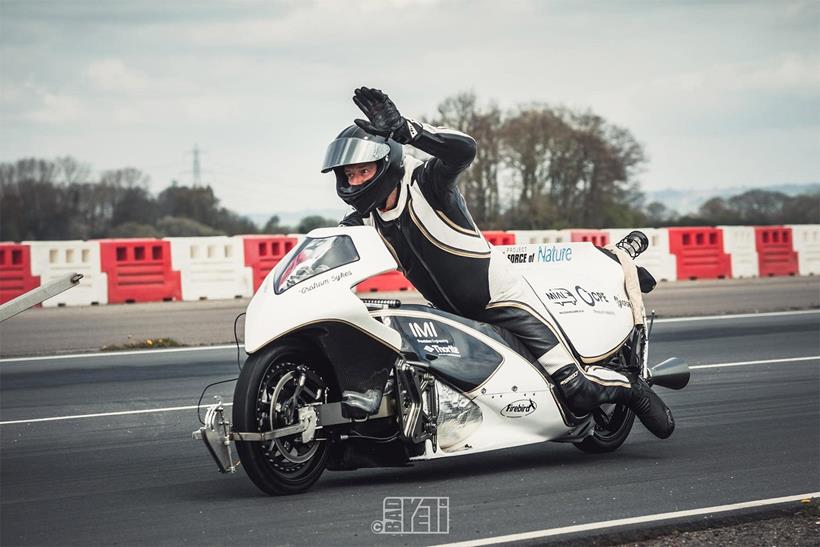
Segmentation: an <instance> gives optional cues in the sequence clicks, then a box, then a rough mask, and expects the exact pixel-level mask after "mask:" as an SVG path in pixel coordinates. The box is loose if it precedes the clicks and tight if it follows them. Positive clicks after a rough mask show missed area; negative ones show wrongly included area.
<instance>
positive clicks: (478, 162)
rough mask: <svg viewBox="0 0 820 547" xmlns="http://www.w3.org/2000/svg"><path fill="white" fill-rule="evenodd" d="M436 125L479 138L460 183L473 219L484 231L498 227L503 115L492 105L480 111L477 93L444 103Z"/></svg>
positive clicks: (458, 96)
mask: <svg viewBox="0 0 820 547" xmlns="http://www.w3.org/2000/svg"><path fill="white" fill-rule="evenodd" d="M433 124H434V125H443V126H446V127H450V128H453V129H457V130H459V131H461V132H463V133H466V134H468V135H470V136H471V137H473V138H475V140H476V143H477V150H476V157H475V159H474V160H473V163H472V164H471V165H470V167H469V168H468V169H467V170H466V171H464V172H463V173H462V174H461V175H460V177H459V180H458V184H459V187H460V189H461V193H462V194H463V195H464V199H465V201H466V202H467V203H468V204H469V206H470V212H471V214H472V215H473V219H474V220H475V221H476V223H477V224H478V225H479V226H481V227H487V228H489V227H498V226H497V223H498V215H499V213H500V203H499V169H500V167H501V124H502V121H501V111H500V110H499V108H498V106H496V105H494V104H490V105H488V106H486V107H484V108H482V107H479V106H478V103H477V99H476V95H475V93H473V92H468V93H459V94H458V95H455V96H452V97H448V98H446V99H444V101H442V102H441V104H439V106H438V116H437V118H436V119H435V120H434V121H433Z"/></svg>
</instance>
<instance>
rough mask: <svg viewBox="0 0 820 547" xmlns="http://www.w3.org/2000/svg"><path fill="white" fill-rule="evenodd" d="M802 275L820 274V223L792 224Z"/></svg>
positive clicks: (793, 245)
mask: <svg viewBox="0 0 820 547" xmlns="http://www.w3.org/2000/svg"><path fill="white" fill-rule="evenodd" d="M788 227H789V228H791V229H792V248H793V249H794V250H795V251H797V267H798V271H799V272H800V275H818V274H820V224H791V225H789V226H788Z"/></svg>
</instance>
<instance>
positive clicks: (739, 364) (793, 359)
mask: <svg viewBox="0 0 820 547" xmlns="http://www.w3.org/2000/svg"><path fill="white" fill-rule="evenodd" d="M817 360H820V355H812V356H811V357H791V358H789V359H763V360H762V361H737V362H736V363H717V364H714V365H692V366H690V367H689V368H690V369H692V370H694V369H699V368H721V367H742V366H746V365H766V364H769V363H796V362H798V361H817Z"/></svg>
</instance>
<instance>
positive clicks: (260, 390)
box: [233, 344, 327, 496]
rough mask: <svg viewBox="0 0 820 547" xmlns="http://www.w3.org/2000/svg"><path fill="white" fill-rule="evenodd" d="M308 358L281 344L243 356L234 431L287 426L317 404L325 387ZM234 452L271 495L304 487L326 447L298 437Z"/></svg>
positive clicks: (320, 466)
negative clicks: (305, 410) (245, 359)
mask: <svg viewBox="0 0 820 547" xmlns="http://www.w3.org/2000/svg"><path fill="white" fill-rule="evenodd" d="M310 355H311V353H310V352H308V351H306V349H305V348H302V347H301V346H299V345H296V344H281V345H276V346H273V347H271V348H268V349H265V350H262V351H260V352H258V353H254V354H252V355H251V356H250V357H248V360H247V361H246V362H245V365H244V366H243V367H242V373H241V374H240V376H239V380H238V381H237V384H236V390H235V391H234V401H233V429H234V431H239V432H265V431H271V430H273V429H278V428H282V427H286V426H289V425H293V424H295V423H297V422H298V414H299V408H300V407H305V406H306V405H309V404H312V403H318V402H321V401H322V400H323V398H324V396H325V390H326V389H327V384H326V382H325V380H324V379H323V378H322V376H321V375H320V374H319V373H318V372H317V368H316V366H315V365H313V366H311V362H310V360H311V358H310ZM236 450H237V452H238V453H239V459H240V461H241V462H242V467H244V468H245V472H246V473H247V474H248V477H250V479H251V481H253V483H254V484H255V485H256V486H258V487H259V488H260V489H261V490H262V491H264V492H266V493H267V494H270V495H274V496H277V495H285V494H297V493H299V492H304V491H305V490H307V489H308V488H310V487H311V486H312V485H313V483H315V482H316V481H317V480H318V479H319V477H320V476H321V474H322V472H323V471H324V469H325V462H326V460H327V445H326V442H325V441H323V440H317V439H315V438H314V439H313V440H310V441H307V442H302V434H301V433H297V434H294V435H289V436H285V437H279V438H276V439H273V440H270V441H262V442H258V441H237V442H236Z"/></svg>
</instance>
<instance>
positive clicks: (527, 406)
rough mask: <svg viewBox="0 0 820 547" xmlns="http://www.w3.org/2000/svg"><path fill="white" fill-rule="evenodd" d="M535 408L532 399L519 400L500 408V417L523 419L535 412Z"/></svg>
mask: <svg viewBox="0 0 820 547" xmlns="http://www.w3.org/2000/svg"><path fill="white" fill-rule="evenodd" d="M535 408H536V406H535V401H533V400H532V399H519V400H517V401H513V402H511V403H510V404H508V405H507V406H505V407H504V408H502V409H501V415H502V416H504V417H506V418H523V417H524V416H529V415H530V414H532V413H533V412H535Z"/></svg>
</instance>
